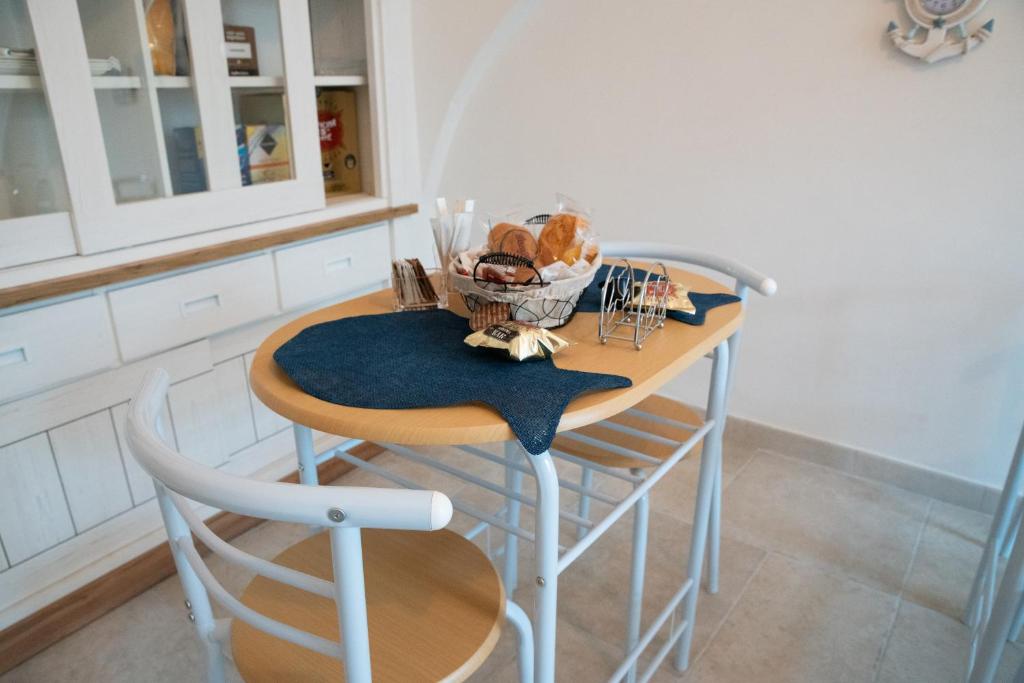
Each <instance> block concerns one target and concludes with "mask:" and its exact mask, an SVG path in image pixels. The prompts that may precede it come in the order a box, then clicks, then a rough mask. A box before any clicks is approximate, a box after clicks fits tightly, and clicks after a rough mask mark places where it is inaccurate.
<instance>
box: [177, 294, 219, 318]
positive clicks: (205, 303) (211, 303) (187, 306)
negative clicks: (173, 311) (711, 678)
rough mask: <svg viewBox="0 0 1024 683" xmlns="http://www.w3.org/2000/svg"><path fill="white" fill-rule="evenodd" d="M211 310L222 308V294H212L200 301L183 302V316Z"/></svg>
mask: <svg viewBox="0 0 1024 683" xmlns="http://www.w3.org/2000/svg"><path fill="white" fill-rule="evenodd" d="M210 308H220V294H211V295H210V296H204V297H202V298H199V299H192V300H191V301H182V302H181V314H182V315H183V316H189V315H192V314H194V313H200V312H202V311H205V310H208V309H210Z"/></svg>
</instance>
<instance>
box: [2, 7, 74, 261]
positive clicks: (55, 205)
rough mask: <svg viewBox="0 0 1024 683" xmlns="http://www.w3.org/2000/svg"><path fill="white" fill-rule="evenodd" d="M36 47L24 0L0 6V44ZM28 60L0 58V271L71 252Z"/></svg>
mask: <svg viewBox="0 0 1024 683" xmlns="http://www.w3.org/2000/svg"><path fill="white" fill-rule="evenodd" d="M36 43H37V41H36V36H35V31H33V29H32V23H31V22H30V21H29V14H28V7H27V6H26V0H5V1H4V2H0V46H4V47H17V48H21V49H23V50H35V49H36V47H37V45H36ZM32 61H33V60H31V58H30V57H29V56H28V55H27V54H26V55H25V56H24V58H23V59H20V60H19V59H18V58H2V57H0V63H2V67H3V68H0V268H5V267H7V266H12V265H16V264H19V263H32V262H35V261H41V260H44V259H49V258H57V257H60V256H69V255H71V254H74V253H75V239H74V233H73V232H72V228H71V214H70V211H69V207H70V202H69V199H68V187H67V181H66V180H65V175H64V164H63V161H62V159H61V155H60V149H59V146H58V144H57V131H56V130H55V128H54V123H53V117H52V116H51V115H50V110H49V109H48V106H47V101H46V95H45V93H44V91H43V87H42V81H41V80H40V78H39V76H38V75H37V74H36V73H34V71H35V70H34V69H33V68H32V66H31V65H30V64H29V62H32Z"/></svg>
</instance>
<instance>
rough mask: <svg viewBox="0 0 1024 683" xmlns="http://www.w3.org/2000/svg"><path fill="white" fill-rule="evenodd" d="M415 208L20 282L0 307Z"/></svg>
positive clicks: (0, 299)
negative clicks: (36, 280)
mask: <svg viewBox="0 0 1024 683" xmlns="http://www.w3.org/2000/svg"><path fill="white" fill-rule="evenodd" d="M417 211H418V207H417V206H416V205H415V204H404V205H402V206H395V207H388V208H385V209H379V210H376V211H367V212H365V213H357V214H352V215H350V216H344V217H340V218H335V219H332V220H325V221H321V222H317V223H311V224H308V225H300V226H298V227H294V228H287V229H284V230H277V231H275V232H268V233H265V234H262V235H255V236H252V237H244V238H241V239H235V240H231V241H227V242H220V243H218V244H210V245H205V246H201V247H196V248H194V249H186V250H183V251H177V252H172V253H170V254H165V255H160V256H155V257H153V258H147V259H140V260H137V261H131V262H128V263H122V264H118V265H114V266H109V267H105V268H97V269H95V270H88V271H85V272H81V273H74V274H72V275H65V276H63V277H56V278H50V279H46V280H40V281H38V282H29V283H26V284H22V285H17V286H13V287H8V288H6V289H0V308H7V307H10V306H17V305H19V304H25V303H30V302H32V301H39V300H41V299H49V298H52V297H56V296H64V295H66V294H73V293H74V292H80V291H83V290H86V289H93V288H94V287H102V286H104V285H111V284H116V283H118V282H126V281H128V280H135V279H138V278H142V277H149V276H151V275H158V274H160V273H166V272H169V271H172V270H178V269H180V268H188V267H191V266H195V265H199V264H202V263H209V262H211V261H219V260H221V259H225V258H231V257H232V256H238V255H240V254H247V253H250V252H254V251H260V250H262V249H268V248H271V247H277V246H281V245H282V244H289V243H291V242H299V241H302V240H307V239H310V238H313V237H319V236H321V235H329V234H331V233H334V232H338V231H340V230H344V229H346V228H354V227H358V226H361V225H370V224H371V223H380V222H381V221H386V220H390V219H392V218H398V217H401V216H410V215H412V214H414V213H416V212H417Z"/></svg>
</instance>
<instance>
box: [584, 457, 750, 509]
mask: <svg viewBox="0 0 1024 683" xmlns="http://www.w3.org/2000/svg"><path fill="white" fill-rule="evenodd" d="M756 452H757V448H756V447H754V446H750V445H747V444H745V443H743V442H742V441H736V440H732V441H730V440H729V439H726V440H725V443H724V444H723V446H722V486H723V491H724V490H725V489H727V488H728V487H729V485H730V484H731V483H732V481H733V479H734V478H735V477H736V475H737V474H739V473H740V471H741V470H742V469H743V468H744V467H745V466H746V465H747V464H748V463H749V462H750V461H751V460H752V459H753V458H754V457H755V454H756ZM699 479H700V456H699V455H697V456H692V455H687V456H686V457H684V458H683V459H682V460H681V461H680V462H679V463H678V464H677V465H676V466H675V467H673V468H672V469H671V470H669V472H668V473H667V474H665V476H664V477H662V479H661V481H659V482H658V484H657V485H656V486H655V487H654V488H653V489H651V506H652V507H651V509H653V510H657V511H658V512H662V513H664V514H667V515H671V516H672V517H675V518H676V519H680V520H682V521H684V522H692V521H693V509H694V504H695V503H696V500H697V482H698V480H699ZM574 481H578V479H575V480H574ZM594 481H595V483H596V485H597V488H598V489H599V490H601V491H602V492H605V493H610V494H612V495H615V496H619V497H621V496H625V495H628V494H629V493H630V491H632V488H633V486H632V484H630V483H629V482H625V481H622V480H621V479H614V478H612V477H609V476H606V475H602V474H596V475H595V477H594Z"/></svg>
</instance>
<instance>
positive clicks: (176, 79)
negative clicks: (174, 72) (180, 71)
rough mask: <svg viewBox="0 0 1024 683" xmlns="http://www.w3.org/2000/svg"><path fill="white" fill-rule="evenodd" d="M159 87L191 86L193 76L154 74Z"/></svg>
mask: <svg viewBox="0 0 1024 683" xmlns="http://www.w3.org/2000/svg"><path fill="white" fill-rule="evenodd" d="M153 82H154V83H156V87H157V88H191V87H192V77H191V76H153Z"/></svg>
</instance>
